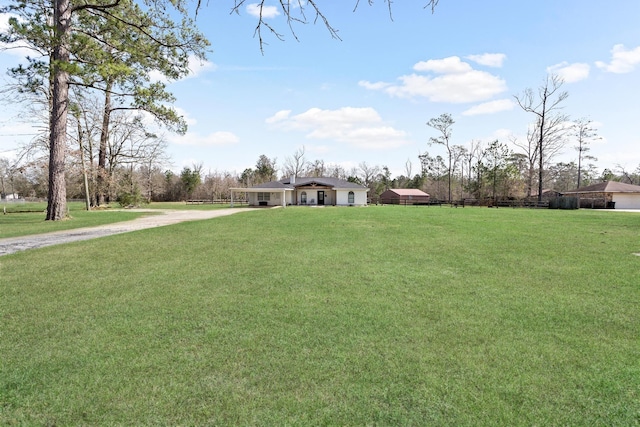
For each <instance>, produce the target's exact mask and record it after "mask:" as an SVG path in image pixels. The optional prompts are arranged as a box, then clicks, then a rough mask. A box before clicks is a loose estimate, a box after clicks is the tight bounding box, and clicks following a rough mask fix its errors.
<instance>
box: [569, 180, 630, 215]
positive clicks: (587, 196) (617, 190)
mask: <svg viewBox="0 0 640 427" xmlns="http://www.w3.org/2000/svg"><path fill="white" fill-rule="evenodd" d="M562 194H563V195H565V196H578V197H580V207H603V208H604V207H606V208H614V209H640V185H632V184H625V183H624V182H615V181H604V182H600V183H598V184H593V185H589V186H587V187H581V188H576V189H575V190H571V191H565V192H564V193H562ZM589 201H591V203H592V204H593V206H589Z"/></svg>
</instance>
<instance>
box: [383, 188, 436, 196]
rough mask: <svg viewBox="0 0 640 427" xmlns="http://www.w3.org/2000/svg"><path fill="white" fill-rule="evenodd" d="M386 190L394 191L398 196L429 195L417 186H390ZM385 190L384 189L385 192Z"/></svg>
mask: <svg viewBox="0 0 640 427" xmlns="http://www.w3.org/2000/svg"><path fill="white" fill-rule="evenodd" d="M387 191H390V192H392V193H395V194H397V195H398V196H422V197H424V196H426V197H429V195H428V194H427V193H425V192H424V191H422V190H418V189H417V188H390V189H388V190H387ZM387 191H385V193H386V192H387ZM383 194H384V193H383Z"/></svg>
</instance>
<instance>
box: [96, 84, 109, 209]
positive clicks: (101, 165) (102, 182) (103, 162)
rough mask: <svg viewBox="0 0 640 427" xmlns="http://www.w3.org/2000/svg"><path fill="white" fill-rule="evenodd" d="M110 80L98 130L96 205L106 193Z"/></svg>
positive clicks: (102, 200) (101, 202)
mask: <svg viewBox="0 0 640 427" xmlns="http://www.w3.org/2000/svg"><path fill="white" fill-rule="evenodd" d="M111 87H112V82H111V80H108V81H107V86H106V89H105V92H104V111H103V112H102V129H101V130H100V151H99V152H98V177H97V179H98V182H97V193H98V194H97V195H96V203H97V204H98V206H100V205H102V204H104V203H105V195H106V193H107V181H108V175H109V174H108V173H107V143H108V142H109V121H110V119H111Z"/></svg>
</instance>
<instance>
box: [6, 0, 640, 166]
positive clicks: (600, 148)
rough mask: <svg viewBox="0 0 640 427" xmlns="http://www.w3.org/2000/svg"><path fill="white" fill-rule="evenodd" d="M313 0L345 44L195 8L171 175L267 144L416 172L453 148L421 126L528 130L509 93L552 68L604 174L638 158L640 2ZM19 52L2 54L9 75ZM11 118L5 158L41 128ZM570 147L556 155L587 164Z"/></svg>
mask: <svg viewBox="0 0 640 427" xmlns="http://www.w3.org/2000/svg"><path fill="white" fill-rule="evenodd" d="M317 3H318V4H319V6H320V7H321V8H322V11H323V12H324V14H325V15H326V17H327V18H328V19H329V21H330V23H331V25H332V26H333V27H334V28H335V29H337V30H338V34H339V36H340V38H341V40H336V39H332V38H331V35H330V34H329V32H328V31H327V30H326V29H325V28H324V27H323V26H322V24H321V23H317V24H315V25H314V24H307V25H295V26H294V29H295V31H296V36H297V39H298V40H296V38H295V37H294V36H293V35H292V34H291V33H290V31H289V29H288V27H287V24H286V21H285V17H284V16H283V15H282V13H279V14H278V13H276V12H275V11H277V10H278V9H275V6H276V1H275V0H274V1H273V2H272V4H271V6H274V8H273V9H268V10H269V11H273V13H272V14H271V15H269V17H268V18H267V20H268V22H269V23H270V24H271V25H273V26H274V27H275V28H277V29H278V31H279V32H280V33H281V34H282V35H283V36H284V38H285V41H284V42H283V41H279V40H277V39H276V38H275V37H273V36H272V35H271V34H267V33H264V34H263V36H264V38H265V41H266V42H267V44H266V45H265V46H264V53H261V51H260V46H259V43H258V40H257V39H256V38H254V36H253V34H254V28H255V25H256V18H255V16H253V11H252V9H251V8H250V7H248V8H243V9H242V10H241V14H240V15H236V14H230V13H229V11H230V8H231V5H232V2H230V1H229V2H223V1H218V2H209V5H208V6H205V7H204V8H203V9H202V10H201V11H200V13H199V15H198V19H197V22H198V24H199V27H200V28H201V30H202V31H203V32H204V33H205V34H206V35H207V37H208V38H209V39H210V41H211V44H212V46H211V50H212V51H211V52H210V53H209V55H208V61H207V62H206V63H204V64H199V63H196V62H194V64H193V67H192V68H193V75H192V76H191V77H189V78H187V79H184V80H181V81H178V82H172V83H170V85H169V88H170V90H171V91H172V92H173V93H174V94H175V95H176V97H177V102H176V104H175V105H176V107H177V108H178V109H179V111H180V112H181V113H182V114H184V116H185V117H186V119H187V121H188V123H189V131H188V133H187V134H186V135H185V136H178V135H171V134H167V135H166V138H167V140H168V141H169V154H170V155H171V157H172V158H173V165H172V168H173V169H175V170H180V169H182V167H184V166H191V165H192V164H194V163H201V164H202V165H203V166H204V170H205V171H216V170H217V171H230V172H237V173H240V172H242V170H244V169H245V168H247V167H252V166H254V165H255V162H256V160H257V158H258V157H259V156H260V155H261V154H265V155H267V156H268V157H270V158H277V165H278V166H282V165H283V164H284V162H285V160H286V158H287V157H289V156H291V155H292V154H293V153H294V152H295V151H296V150H299V149H300V148H302V147H304V148H305V151H306V155H305V157H306V159H307V160H315V159H322V160H324V161H325V163H326V164H332V163H333V164H340V165H342V166H343V167H345V168H346V169H347V170H349V169H351V168H352V167H357V166H358V164H359V163H361V162H366V163H367V164H369V165H379V166H388V167H389V168H390V169H391V171H392V173H393V175H399V174H402V173H405V164H406V163H407V160H409V161H410V162H411V163H412V165H413V166H412V172H413V173H414V174H415V173H417V172H418V171H419V162H418V155H419V154H420V153H423V152H425V151H429V153H431V154H434V155H435V154H440V155H443V156H444V154H445V153H444V149H443V148H442V147H437V146H431V147H430V146H429V145H428V144H427V143H428V140H429V137H431V136H437V134H436V133H435V131H433V130H432V129H430V128H429V127H427V126H426V122H427V121H428V120H429V119H430V118H433V117H437V116H439V115H440V114H442V113H450V114H451V115H452V116H453V118H454V120H455V125H454V126H453V135H452V142H453V143H454V144H459V145H467V146H468V145H469V143H470V141H472V140H481V141H485V142H489V141H492V140H494V139H499V140H500V141H501V142H504V143H508V142H509V138H510V137H516V138H519V139H523V138H524V137H525V135H526V130H527V126H528V124H529V123H531V122H532V121H533V117H532V116H531V115H529V114H527V113H525V112H523V111H522V110H521V109H520V108H519V107H518V106H517V104H515V103H514V95H519V94H521V93H522V91H523V90H525V89H526V88H532V89H534V90H536V89H537V87H538V86H540V84H542V82H543V80H544V78H545V76H546V75H547V73H549V72H554V73H557V74H560V75H561V76H562V77H564V78H565V84H564V86H563V89H564V90H566V91H568V92H569V98H568V99H567V100H566V101H565V102H564V104H563V105H564V113H566V114H568V115H570V116H571V118H572V119H577V118H581V117H587V118H589V119H591V120H592V121H593V123H594V125H595V127H597V129H598V133H599V135H600V136H601V137H602V139H601V140H599V141H597V142H594V143H593V144H592V145H591V153H590V154H593V155H594V156H596V157H597V158H598V159H599V161H598V165H599V166H600V168H601V169H602V168H604V167H608V168H615V167H616V166H617V165H621V166H622V167H624V168H625V169H627V170H633V169H635V168H636V167H638V166H639V165H640V131H639V130H638V127H637V121H638V118H639V114H640V84H639V83H640V25H638V19H640V2H639V1H637V0H619V1H613V2H610V3H608V4H603V3H602V2H596V1H594V0H586V1H585V0H581V1H578V0H560V1H552V0H540V1H524V0H518V1H513V0H485V1H481V0H440V4H439V5H438V7H437V8H436V11H435V13H434V14H431V11H430V9H423V7H422V6H423V4H424V3H426V2H424V3H423V2H420V1H412V2H408V1H403V2H400V1H396V2H394V3H393V9H392V13H393V20H392V19H390V17H389V13H388V9H387V7H386V4H383V2H382V0H379V1H377V2H376V3H375V4H374V5H373V6H368V5H367V3H366V1H361V4H360V6H359V8H358V10H357V11H355V12H354V11H353V7H354V5H355V3H356V2H355V0H354V1H351V0H340V1H329V0H324V1H320V0H319V1H317ZM267 4H268V3H267ZM308 17H309V18H312V16H308ZM17 61H18V57H17V56H16V55H15V54H13V53H7V52H5V53H0V67H1V68H3V69H4V68H6V67H7V66H9V65H11V64H14V63H16V62H17ZM16 114H17V112H15V111H11V108H9V107H4V108H3V109H2V112H0V155H3V154H4V155H10V154H11V150H13V149H14V148H15V147H16V146H17V144H18V143H19V142H20V139H21V138H26V137H27V136H24V135H21V134H23V133H30V131H29V127H28V123H23V122H21V121H18V120H16ZM27 119H28V118H27ZM27 121H28V120H27ZM573 146H574V143H573V142H570V143H569V144H568V145H567V148H566V149H565V152H564V153H563V154H562V155H561V156H559V157H558V159H557V160H558V161H571V160H576V158H577V157H576V151H575V150H574V149H573V148H572V147H573Z"/></svg>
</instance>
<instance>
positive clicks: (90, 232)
mask: <svg viewBox="0 0 640 427" xmlns="http://www.w3.org/2000/svg"><path fill="white" fill-rule="evenodd" d="M134 211H137V212H150V213H156V215H149V216H145V217H141V218H137V219H134V220H131V221H124V222H116V223H113V224H105V225H99V226H96V227H86V228H75V229H73V230H63V231H54V232H51V233H45V234H34V235H30V236H20V237H9V238H6V239H0V256H2V255H9V254H12V253H15V252H20V251H26V250H28V249H35V248H42V247H45V246H53V245H59V244H62V243H69V242H77V241H80V240H89V239H95V238H97V237H103V236H111V235H113V234H122V233H128V232H130V231H136V230H143V229H145V228H154V227H163V226H165V225H172V224H177V223H180V222H186V221H199V220H203V219H211V218H217V217H221V216H227V215H233V214H236V213H239V212H249V211H251V209H247V208H229V209H216V210H210V211H195V210H193V211H181V210H158V209H134Z"/></svg>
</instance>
